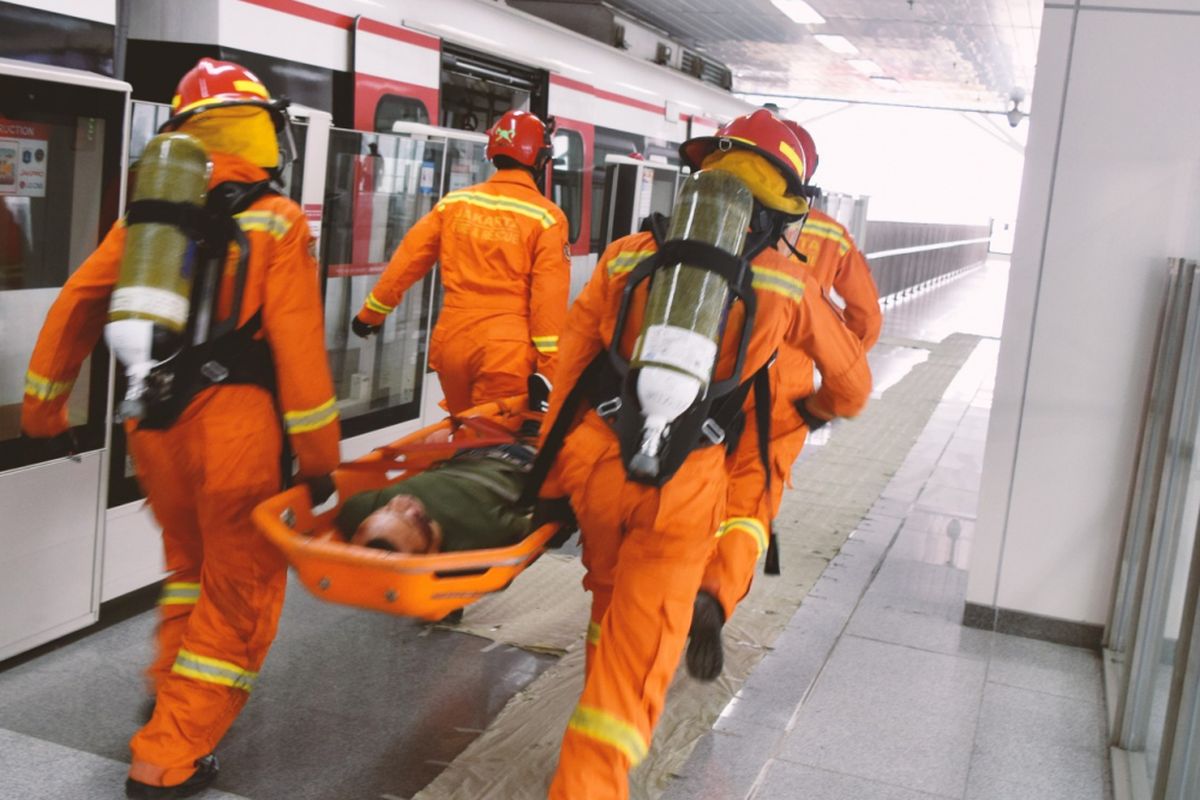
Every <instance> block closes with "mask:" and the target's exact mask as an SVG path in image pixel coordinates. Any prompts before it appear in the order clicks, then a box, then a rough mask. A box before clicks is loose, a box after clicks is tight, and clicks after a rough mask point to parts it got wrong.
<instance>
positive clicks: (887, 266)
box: [859, 221, 990, 303]
mask: <svg viewBox="0 0 1200 800" xmlns="http://www.w3.org/2000/svg"><path fill="white" fill-rule="evenodd" d="M989 238H990V237H989V226H988V225H948V224H942V223H922V222H879V221H870V222H868V223H867V233H866V242H867V243H868V245H863V244H860V245H859V247H860V249H862V250H863V252H864V254H865V255H866V257H867V262H868V263H869V264H870V265H871V275H872V276H873V277H874V278H875V285H876V286H878V287H879V297H880V300H881V301H883V302H885V303H886V302H889V301H891V300H894V299H895V298H897V297H900V296H903V295H907V294H910V293H911V292H913V291H915V290H916V289H918V288H920V287H922V286H925V285H930V284H933V283H938V282H941V281H944V280H947V279H949V278H950V277H952V276H954V275H956V274H958V273H961V272H963V271H964V270H967V269H970V268H972V267H975V266H978V265H980V264H982V263H984V262H985V261H986V260H987V254H988V241H989ZM868 246H869V250H868V249H866V248H867V247H868Z"/></svg>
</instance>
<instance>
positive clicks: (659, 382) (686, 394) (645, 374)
mask: <svg viewBox="0 0 1200 800" xmlns="http://www.w3.org/2000/svg"><path fill="white" fill-rule="evenodd" d="M753 209H754V197H753V195H752V194H751V193H750V190H749V189H748V188H747V187H746V185H745V184H744V183H742V182H741V181H740V180H738V179H737V178H735V177H734V176H733V175H730V174H729V173H727V172H722V171H719V170H702V171H700V172H697V173H694V174H693V175H691V176H689V177H688V178H687V179H686V180H685V181H684V182H683V185H682V186H681V188H680V191H679V196H678V198H677V199H676V202H675V209H674V211H673V212H672V213H671V224H670V227H669V229H668V231H667V241H671V240H673V239H689V240H691V241H697V242H703V243H705V244H710V245H713V246H715V247H718V248H720V249H721V250H724V251H725V252H727V253H729V254H731V255H734V256H737V255H740V254H741V252H742V247H743V245H744V244H745V241H746V232H747V228H748V226H749V224H750V217H751V214H752V213H753ZM728 307H729V285H728V284H727V283H726V281H725V279H724V278H722V277H721V276H719V275H717V274H715V273H713V272H711V271H709V270H706V269H703V268H700V267H694V266H689V265H687V264H684V263H679V264H675V265H673V266H670V267H662V268H660V269H659V270H658V271H656V272H655V273H654V277H653V278H652V280H651V284H650V293H649V297H648V299H647V301H646V313H645V316H644V317H643V321H642V329H641V332H640V334H639V336H638V340H637V344H636V346H635V348H634V352H633V359H632V360H631V362H630V366H631V367H633V368H636V369H638V370H639V372H638V375H637V397H638V403H639V404H640V405H641V409H642V415H643V417H644V418H645V423H644V426H643V428H642V440H641V445H640V448H639V450H638V452H637V454H636V455H635V456H634V457H633V458H632V459H631V460H630V463H629V469H630V471H631V472H632V473H634V474H635V475H640V476H642V477H647V478H651V477H654V476H656V475H657V474H658V472H659V453H660V452H661V450H662V446H663V443H664V442H665V439H666V437H667V436H668V435H669V434H670V430H669V427H670V425H671V423H672V422H673V421H674V420H675V419H677V418H678V417H679V416H680V415H681V414H682V413H683V412H685V411H686V410H687V409H688V407H689V406H691V405H692V403H693V402H695V401H696V399H697V398H699V397H701V396H702V393H703V392H704V391H705V390H706V389H707V388H708V384H709V383H710V382H711V381H712V378H713V371H714V370H715V368H716V364H717V355H718V349H719V346H720V340H721V333H722V330H723V325H724V320H725V314H726V311H727V310H728Z"/></svg>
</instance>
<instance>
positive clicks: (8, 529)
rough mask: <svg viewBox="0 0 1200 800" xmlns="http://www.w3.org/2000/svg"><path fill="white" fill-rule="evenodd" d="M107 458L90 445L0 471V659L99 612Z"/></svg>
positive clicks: (75, 626) (88, 620) (80, 624)
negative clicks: (74, 456) (76, 455)
mask: <svg viewBox="0 0 1200 800" xmlns="http://www.w3.org/2000/svg"><path fill="white" fill-rule="evenodd" d="M102 461H103V459H102V457H101V453H98V452H96V453H88V454H86V455H84V456H83V457H82V458H81V459H80V460H79V461H73V460H71V459H60V460H57V461H52V462H48V463H46V464H39V465H38V466H36V467H31V468H28V469H18V470H13V471H11V472H7V473H5V474H4V475H3V476H0V498H3V502H2V504H0V517H2V518H3V520H4V523H3V525H0V553H2V554H3V556H2V557H0V609H3V613H2V614H0V661H2V660H4V659H5V658H7V657H9V656H11V655H14V654H16V653H20V652H23V651H25V650H28V649H30V648H32V647H36V646H37V645H39V644H42V643H43V642H48V641H50V640H51V639H54V638H57V637H59V636H62V635H63V634H64V633H69V632H70V631H72V630H76V629H78V628H81V627H83V626H85V625H87V624H89V623H91V622H92V621H94V620H95V618H96V617H95V614H96V611H97V608H96V605H95V603H94V597H93V595H94V587H95V578H96V556H97V550H96V548H97V543H98V542H99V538H100V536H99V531H98V530H97V524H96V523H97V512H98V510H99V508H100V507H101V505H100V497H99V494H100V470H101V468H102V466H107V463H105V464H103V465H102V463H101V462H102ZM81 520H84V521H86V524H80V521H81Z"/></svg>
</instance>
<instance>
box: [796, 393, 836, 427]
mask: <svg viewBox="0 0 1200 800" xmlns="http://www.w3.org/2000/svg"><path fill="white" fill-rule="evenodd" d="M807 399H808V398H807V397H801V398H800V399H799V400H797V401H796V402H795V403H794V405H795V406H796V413H797V414H799V415H800V419H802V420H804V424H805V425H807V426H808V432H809V433H812V432H813V431H816V430H820V429H821V428H823V427H825V426H826V425H828V424H829V420H827V419H822V418H821V417H818V416H817V415H816V414H814V413H812V412H811V411H809V410H808V406H807V405H806V404H805V401H806V400H807Z"/></svg>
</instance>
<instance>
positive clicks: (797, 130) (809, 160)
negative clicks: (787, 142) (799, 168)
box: [783, 119, 817, 183]
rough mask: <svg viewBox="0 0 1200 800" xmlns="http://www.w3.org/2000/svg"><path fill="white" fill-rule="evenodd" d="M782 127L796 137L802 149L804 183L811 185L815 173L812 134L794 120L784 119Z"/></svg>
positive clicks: (815, 144) (815, 160)
mask: <svg viewBox="0 0 1200 800" xmlns="http://www.w3.org/2000/svg"><path fill="white" fill-rule="evenodd" d="M783 124H784V125H787V126H788V130H790V131H791V132H792V133H794V134H795V135H796V138H797V139H799V140H800V146H801V147H802V148H804V182H805V183H811V182H812V176H813V174H814V173H816V171H817V143H816V142H814V141H813V137H812V134H811V133H809V132H808V131H806V130H805V129H804V126H803V125H801V124H800V123H799V122H796V121H795V120H790V119H785V120H784V121H783Z"/></svg>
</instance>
